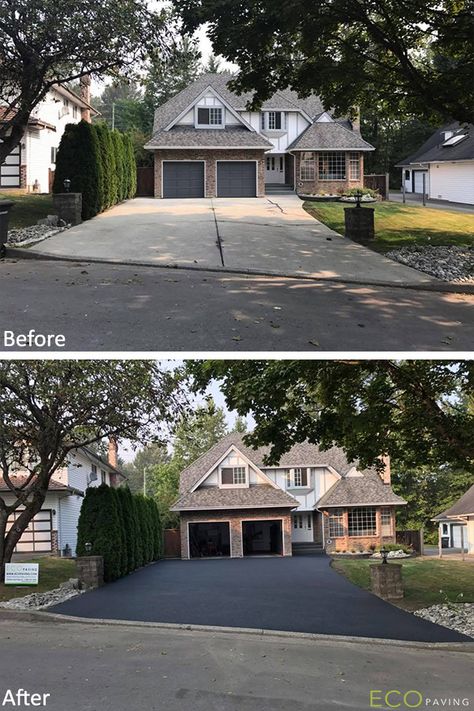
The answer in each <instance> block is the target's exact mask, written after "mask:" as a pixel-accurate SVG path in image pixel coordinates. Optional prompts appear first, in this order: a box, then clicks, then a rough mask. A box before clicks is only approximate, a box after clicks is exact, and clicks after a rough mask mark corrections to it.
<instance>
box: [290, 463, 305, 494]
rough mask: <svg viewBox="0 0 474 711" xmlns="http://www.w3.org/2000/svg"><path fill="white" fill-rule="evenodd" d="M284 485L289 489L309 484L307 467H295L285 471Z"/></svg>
mask: <svg viewBox="0 0 474 711" xmlns="http://www.w3.org/2000/svg"><path fill="white" fill-rule="evenodd" d="M286 486H287V488H289V489H294V488H298V487H300V488H305V487H307V486H309V470H308V468H307V467H296V468H295V469H288V470H287V471H286Z"/></svg>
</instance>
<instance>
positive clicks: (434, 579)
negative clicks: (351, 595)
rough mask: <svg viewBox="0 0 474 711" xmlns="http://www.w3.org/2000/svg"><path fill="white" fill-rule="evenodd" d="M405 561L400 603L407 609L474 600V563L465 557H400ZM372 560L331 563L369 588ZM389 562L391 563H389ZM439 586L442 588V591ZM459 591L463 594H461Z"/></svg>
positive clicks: (359, 583) (351, 579) (398, 603)
mask: <svg viewBox="0 0 474 711" xmlns="http://www.w3.org/2000/svg"><path fill="white" fill-rule="evenodd" d="M396 562H397V563H401V564H402V565H403V570H402V576H403V585H404V590H405V597H404V598H403V600H399V601H397V605H399V606H400V607H404V608H406V609H408V610H418V609H419V608H420V607H429V606H430V605H435V604H439V603H444V602H447V600H449V601H450V602H474V564H473V563H463V562H462V561H454V560H453V561H447V560H426V558H406V559H405V560H403V559H401V560H397V561H396ZM371 564H372V565H373V564H374V561H369V560H347V559H339V560H333V562H332V566H333V568H334V569H335V570H337V571H338V572H339V573H342V575H345V576H346V577H347V578H349V580H350V581H351V582H352V583H354V584H355V585H358V586H359V587H361V588H365V589H367V590H370V571H369V565H371ZM389 565H390V563H389ZM440 590H442V591H443V592H442V593H440ZM460 593H463V597H462V598H459V597H458V596H459V595H460Z"/></svg>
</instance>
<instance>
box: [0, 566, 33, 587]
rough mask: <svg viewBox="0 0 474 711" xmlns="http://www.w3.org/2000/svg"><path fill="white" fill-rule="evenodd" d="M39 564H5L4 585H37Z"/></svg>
mask: <svg viewBox="0 0 474 711" xmlns="http://www.w3.org/2000/svg"><path fill="white" fill-rule="evenodd" d="M38 579H39V563H7V564H6V565H5V585H38Z"/></svg>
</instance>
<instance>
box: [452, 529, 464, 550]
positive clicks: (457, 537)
mask: <svg viewBox="0 0 474 711" xmlns="http://www.w3.org/2000/svg"><path fill="white" fill-rule="evenodd" d="M461 528H464V527H462V526H453V527H452V533H453V548H461ZM464 545H466V530H465V529H464Z"/></svg>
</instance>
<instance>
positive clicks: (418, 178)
mask: <svg viewBox="0 0 474 711" xmlns="http://www.w3.org/2000/svg"><path fill="white" fill-rule="evenodd" d="M423 176H425V192H426V194H427V195H428V193H429V185H428V171H427V170H414V171H413V178H414V181H415V188H414V191H413V192H415V193H423Z"/></svg>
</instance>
